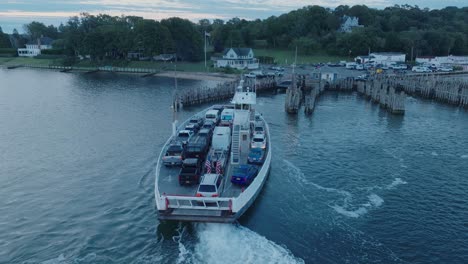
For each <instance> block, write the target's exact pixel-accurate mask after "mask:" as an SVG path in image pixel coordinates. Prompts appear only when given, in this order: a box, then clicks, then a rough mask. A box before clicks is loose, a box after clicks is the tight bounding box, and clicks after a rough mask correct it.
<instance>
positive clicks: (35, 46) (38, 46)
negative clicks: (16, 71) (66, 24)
mask: <svg viewBox="0 0 468 264" xmlns="http://www.w3.org/2000/svg"><path fill="white" fill-rule="evenodd" d="M53 41H54V40H53V39H51V38H49V37H40V38H38V39H37V40H33V41H30V42H28V43H26V48H22V49H18V56H20V57H35V56H37V55H40V54H41V50H45V49H52V42H53Z"/></svg>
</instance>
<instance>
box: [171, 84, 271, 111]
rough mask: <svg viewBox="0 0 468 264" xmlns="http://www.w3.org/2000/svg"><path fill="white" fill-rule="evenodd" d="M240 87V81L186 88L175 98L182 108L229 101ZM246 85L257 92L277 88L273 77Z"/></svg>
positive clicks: (178, 92)
mask: <svg viewBox="0 0 468 264" xmlns="http://www.w3.org/2000/svg"><path fill="white" fill-rule="evenodd" d="M238 85H239V79H236V80H232V81H226V82H223V83H218V84H217V85H216V86H214V87H207V86H203V87H202V86H200V87H191V88H186V89H183V90H180V91H177V92H176V94H175V96H174V99H173V100H174V102H177V103H178V104H179V105H182V106H189V105H196V104H204V103H209V102H214V101H222V100H227V99H230V98H232V97H233V95H234V92H235V91H236V87H237V86H238ZM244 85H245V86H246V87H250V88H251V89H255V90H256V91H257V92H261V91H266V90H271V89H275V88H276V79H275V78H272V77H267V78H262V79H257V80H255V79H253V78H247V79H245V80H244Z"/></svg>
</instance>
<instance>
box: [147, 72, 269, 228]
mask: <svg viewBox="0 0 468 264" xmlns="http://www.w3.org/2000/svg"><path fill="white" fill-rule="evenodd" d="M256 99H257V98H256V91H255V88H253V89H250V88H249V87H244V82H243V80H241V81H240V84H239V86H238V87H237V88H236V91H235V94H234V97H233V98H232V101H231V104H230V105H215V106H211V107H209V108H207V109H204V110H203V111H201V112H199V113H197V114H196V115H194V116H192V117H191V118H190V119H188V120H186V121H185V122H183V123H182V124H181V125H180V126H179V127H178V128H177V126H176V125H173V133H172V135H171V137H170V138H169V139H168V140H167V142H166V144H165V145H164V147H163V148H162V150H161V152H160V154H159V158H158V162H157V165H156V172H155V173H156V179H155V199H156V206H157V208H158V218H159V219H161V220H177V221H193V222H221V223H232V222H234V221H236V220H237V219H238V218H239V217H240V216H242V214H243V213H245V211H246V210H247V209H248V208H249V207H250V206H251V205H252V203H253V202H254V201H255V199H256V198H257V196H258V195H259V193H260V191H261V190H262V188H263V186H264V185H265V182H266V180H267V176H268V173H269V170H270V163H271V138H270V130H269V127H268V123H267V122H266V121H265V120H264V118H263V116H262V115H260V114H259V113H257V112H256V111H255V104H256ZM225 109H226V110H225ZM223 110H224V111H223ZM223 112H224V114H223V115H222V113H223ZM226 113H227V114H226ZM213 114H215V115H213ZM221 116H223V118H225V117H226V118H225V119H229V120H225V119H224V120H220V119H221ZM190 123H192V124H197V125H198V126H201V127H200V128H202V129H198V131H200V132H198V131H197V129H196V128H195V129H194V132H195V133H194V134H193V135H191V137H190V138H189V139H188V140H187V137H183V138H181V139H182V140H185V141H184V142H181V141H182V140H180V139H179V138H178V133H179V132H180V131H187V130H186V128H191V127H193V126H189V124H190ZM213 124H214V127H213ZM197 125H196V126H197ZM205 127H206V128H205ZM210 129H212V131H213V134H212V135H209V133H207V130H208V131H209V130H210ZM184 133H185V132H184ZM202 133H203V136H205V137H207V144H208V147H206V146H205V145H203V142H204V141H203V140H202V139H200V137H202V135H201V134H202ZM199 134H200V135H199ZM207 134H208V135H207ZM181 146H182V147H181ZM171 150H176V152H171ZM177 150H179V151H178V152H177ZM195 150H196V151H195ZM200 151H203V153H200ZM194 153H196V155H195V154H194ZM190 173H192V175H191V176H190V175H189V176H187V175H186V174H190Z"/></svg>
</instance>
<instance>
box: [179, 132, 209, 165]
mask: <svg viewBox="0 0 468 264" xmlns="http://www.w3.org/2000/svg"><path fill="white" fill-rule="evenodd" d="M209 147H210V142H209V141H208V138H207V137H206V136H204V135H196V136H195V137H192V138H191V139H190V141H189V142H188V143H187V147H186V149H185V157H187V158H201V159H204V158H205V157H206V154H207V153H208V149H209Z"/></svg>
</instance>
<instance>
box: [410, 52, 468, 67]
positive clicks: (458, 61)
mask: <svg viewBox="0 0 468 264" xmlns="http://www.w3.org/2000/svg"><path fill="white" fill-rule="evenodd" d="M416 62H417V63H425V64H431V65H432V64H433V65H434V66H461V67H463V69H468V56H452V55H450V56H441V57H417V58H416Z"/></svg>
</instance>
